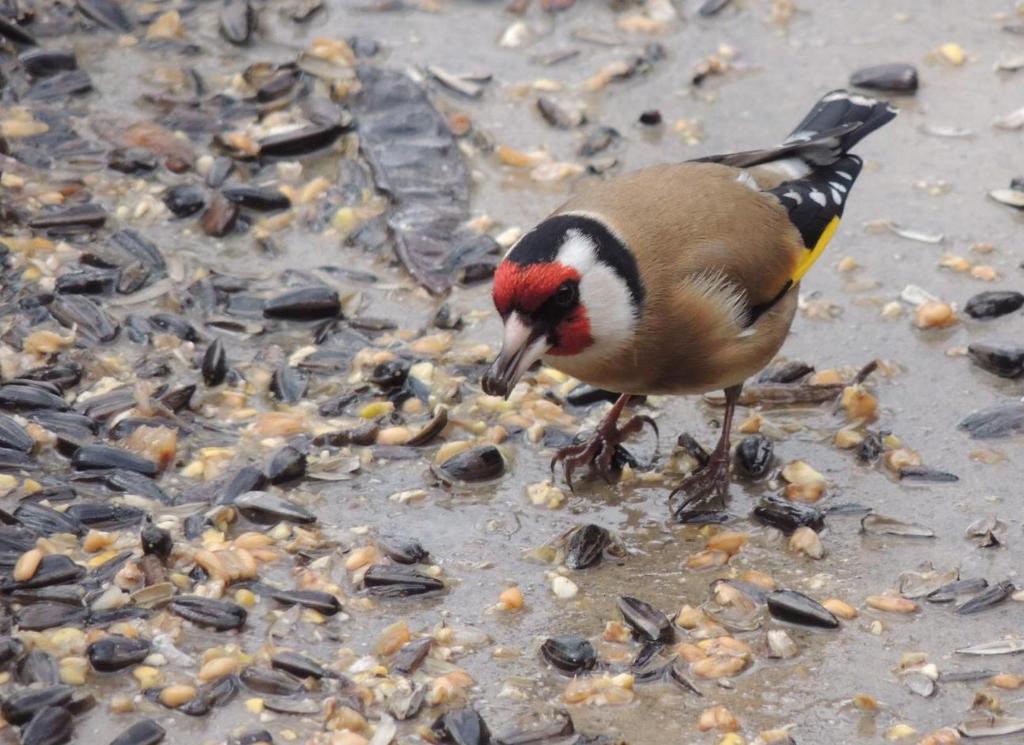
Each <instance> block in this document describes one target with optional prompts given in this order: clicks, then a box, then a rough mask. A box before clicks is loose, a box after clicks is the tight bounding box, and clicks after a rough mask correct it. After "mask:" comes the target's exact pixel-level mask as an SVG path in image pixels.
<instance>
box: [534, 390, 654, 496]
mask: <svg viewBox="0 0 1024 745" xmlns="http://www.w3.org/2000/svg"><path fill="white" fill-rule="evenodd" d="M629 399H630V395H629V394H628V393H623V394H622V395H621V396H619V398H618V400H617V401H616V402H615V403H614V404H613V405H612V408H611V409H609V411H608V413H607V414H605V417H604V419H602V420H601V423H600V424H598V425H597V429H596V430H594V434H592V435H591V436H590V437H589V438H587V439H586V440H584V441H583V442H581V443H580V444H579V445H570V446H569V447H564V448H560V449H559V450H558V451H557V452H556V453H555V457H554V458H552V459H551V471H552V472H554V470H555V465H556V464H558V463H561V464H562V470H563V472H564V473H565V480H566V482H567V483H568V484H569V488H570V489H572V474H573V472H574V471H575V470H576V469H577V468H578V467H580V466H585V465H588V464H589V465H593V466H594V469H595V470H596V471H597V472H598V473H599V474H600V475H601V477H602V478H603V479H604V480H605V481H607V482H608V483H611V475H612V456H613V455H614V454H615V448H616V446H618V445H619V444H621V443H622V442H623V441H624V440H625V439H626V438H627V437H629V436H630V435H632V434H635V433H637V432H639V431H640V430H641V429H643V427H644V425H645V424H649V425H651V428H652V429H653V430H654V436H655V437H657V436H658V425H657V424H655V423H654V420H653V419H651V418H650V417H649V416H642V415H637V416H634V417H633V418H632V419H630V420H629V421H628V422H626V423H625V424H624V425H622V426H621V427H620V426H619V424H618V423H619V417H620V416H622V410H623V409H624V408H626V404H627V403H628V402H629Z"/></svg>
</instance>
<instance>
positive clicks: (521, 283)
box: [492, 261, 580, 316]
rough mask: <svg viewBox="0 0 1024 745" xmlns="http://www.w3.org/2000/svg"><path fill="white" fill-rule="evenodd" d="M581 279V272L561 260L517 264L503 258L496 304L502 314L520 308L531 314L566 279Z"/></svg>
mask: <svg viewBox="0 0 1024 745" xmlns="http://www.w3.org/2000/svg"><path fill="white" fill-rule="evenodd" d="M573 279H574V280H576V281H577V282H578V281H579V279H580V273H579V272H577V271H576V270H575V269H573V268H572V267H569V266H566V265H565V264H559V263H558V262H555V261H552V262H544V263H541V264H525V265H523V264H516V263H515V262H514V261H503V262H501V264H500V265H499V266H498V271H496V272H495V273H494V290H493V291H492V295H493V297H494V307H495V308H497V309H498V312H499V313H500V314H501V315H503V316H504V315H507V314H508V313H511V312H512V311H513V310H518V311H520V312H522V313H525V314H527V315H529V314H530V313H533V312H534V311H535V310H537V308H539V307H540V306H542V305H543V304H544V303H545V302H546V301H547V299H548V298H549V297H551V296H552V295H553V294H554V292H555V290H557V289H558V288H559V287H561V285H562V283H563V282H566V281H568V280H573Z"/></svg>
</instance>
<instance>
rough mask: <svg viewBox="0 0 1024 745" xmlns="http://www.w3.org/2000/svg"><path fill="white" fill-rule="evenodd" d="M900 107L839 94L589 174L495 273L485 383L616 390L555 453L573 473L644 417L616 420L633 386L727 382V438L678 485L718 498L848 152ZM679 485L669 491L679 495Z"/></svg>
mask: <svg viewBox="0 0 1024 745" xmlns="http://www.w3.org/2000/svg"><path fill="white" fill-rule="evenodd" d="M895 116H896V110H895V109H893V108H891V107H890V106H889V105H887V104H885V103H881V102H878V101H874V100H872V99H870V98H865V97H863V96H858V95H854V94H851V93H848V92H846V91H842V90H837V91H833V92H831V93H829V94H827V95H826V96H824V97H823V98H822V99H821V100H820V101H819V102H818V103H817V104H816V105H815V106H814V108H813V109H811V111H810V113H809V114H808V115H807V116H806V117H805V118H804V120H803V121H802V122H800V124H799V125H798V126H797V127H796V129H795V130H794V131H793V133H792V134H791V135H790V136H789V137H788V138H787V139H786V140H785V141H784V142H783V143H782V144H781V145H779V146H777V147H773V148H769V149H765V150H753V151H747V152H741V153H730V154H727V155H715V156H711V157H706V158H701V159H698V160H694V161H688V162H685V163H673V164H666V165H658V166H653V167H650V168H644V169H641V170H638V171H633V172H632V173H627V174H624V175H621V176H618V177H615V178H611V179H608V180H606V181H601V182H598V183H594V184H591V185H588V186H587V187H585V188H583V189H581V190H580V192H579V193H578V194H577V195H576V196H574V197H573V198H572V199H570V200H569V201H568V202H566V203H565V204H563V205H562V206H561V207H559V208H558V209H556V210H555V211H554V212H553V213H552V214H551V215H550V216H549V217H547V218H546V219H545V220H543V221H542V222H541V223H540V224H539V225H537V226H536V227H535V228H534V229H533V230H531V231H530V232H529V233H526V234H525V235H523V237H522V238H520V240H519V241H518V242H517V243H516V244H515V245H514V246H512V248H511V249H510V250H509V252H508V253H507V254H506V255H505V257H504V259H503V260H502V262H501V264H500V265H499V266H498V269H497V272H496V273H495V277H494V288H493V300H494V305H495V308H496V309H497V311H498V313H499V314H500V315H501V318H502V320H503V322H504V338H503V341H502V347H501V351H500V352H499V354H498V356H497V358H496V359H495V360H494V363H493V364H492V365H491V367H490V368H489V370H488V371H487V373H486V374H485V375H484V378H483V388H484V391H485V392H486V393H489V394H492V395H501V396H506V397H507V396H508V394H509V393H510V391H511V390H512V388H513V387H514V386H515V384H516V383H517V382H518V381H519V379H520V378H521V377H522V376H523V374H524V373H525V372H526V371H527V370H528V369H529V368H530V367H531V366H532V365H533V364H534V363H535V362H537V361H538V360H541V359H542V360H543V361H544V364H546V365H550V366H552V367H554V368H556V369H558V370H561V371H562V372H564V373H567V374H568V375H571V376H573V377H575V378H578V379H579V380H581V381H584V382H586V383H590V384H592V385H595V386H598V387H600V388H604V389H607V390H610V391H615V392H617V393H620V394H621V395H620V396H619V398H618V400H617V401H616V402H615V404H614V405H613V406H612V408H611V410H610V411H609V412H608V415H607V416H606V417H605V418H604V419H603V420H602V422H601V424H600V425H599V426H598V428H597V431H596V432H595V433H594V435H593V436H592V437H591V438H590V439H588V440H586V441H584V442H583V443H582V444H580V445H576V446H573V447H569V448H564V449H562V450H560V451H559V452H558V453H557V454H556V455H555V458H554V459H553V460H552V467H554V465H555V464H556V463H557V462H559V461H560V462H562V464H563V468H564V471H565V476H566V479H567V480H568V481H569V483H570V485H571V483H572V481H571V480H572V473H573V471H574V470H575V469H576V468H577V467H579V466H582V465H585V464H593V465H594V466H595V467H596V469H597V470H598V472H599V473H600V474H601V475H602V476H604V477H605V478H606V479H607V478H608V474H609V471H610V468H611V463H612V455H613V452H614V449H615V446H616V445H617V444H618V443H619V442H621V441H622V439H623V438H624V437H626V436H628V435H629V434H631V433H633V432H636V431H637V430H639V429H640V428H641V426H642V425H643V423H644V422H649V421H650V420H649V419H646V418H642V417H634V418H633V419H631V420H630V421H629V422H628V423H627V424H625V425H624V426H622V427H620V426H618V419H619V417H620V415H621V414H622V411H623V409H624V408H625V406H626V404H627V402H628V401H629V399H630V396H632V395H638V394H693V393H704V392H707V391H710V390H715V389H724V391H725V396H726V407H725V413H724V416H723V421H722V429H721V436H720V437H719V440H718V444H717V446H716V447H715V449H714V451H713V453H712V455H711V458H710V460H709V461H708V463H707V464H706V465H705V466H704V467H703V469H701V470H700V471H698V472H697V473H695V474H693V475H691V476H690V477H688V478H687V479H686V480H685V481H684V482H683V483H682V485H681V486H680V488H679V489H677V490H676V491H680V490H682V491H684V492H685V493H686V494H687V496H688V497H689V498H688V499H687V503H692V502H698V503H700V504H702V505H705V506H710V505H712V504H718V505H724V502H725V499H726V497H727V494H728V484H729V464H730V457H729V430H730V428H731V425H732V418H733V412H734V410H735V407H736V401H737V399H738V397H739V394H740V390H741V388H742V386H743V382H744V381H745V380H746V379H747V378H748V377H750V376H751V375H753V374H754V373H756V372H758V371H759V370H761V369H762V368H763V367H765V366H766V365H767V364H768V363H769V362H770V361H771V360H772V358H773V357H774V356H775V355H776V353H777V352H778V351H779V348H780V347H781V346H782V343H783V341H785V339H786V336H787V334H788V333H789V328H790V325H791V324H792V323H793V317H794V314H795V313H796V307H797V288H798V287H799V283H800V280H801V278H802V277H803V276H804V274H805V273H806V272H807V270H808V269H809V268H810V267H811V265H812V264H813V263H814V262H815V260H816V259H817V258H818V257H819V256H820V255H821V253H822V251H823V250H824V249H825V246H826V245H827V244H828V242H829V240H830V239H831V238H832V236H833V234H834V233H835V231H836V227H837V226H838V225H839V220H840V218H841V216H842V214H843V208H844V206H845V205H846V200H847V198H848V197H849V195H850V189H851V188H852V187H853V183H854V181H855V180H856V179H857V176H858V174H859V173H860V170H861V165H862V162H861V160H860V158H858V157H857V156H855V155H851V154H850V153H849V151H850V149H851V148H852V147H854V146H855V145H856V144H857V143H858V142H860V140H861V139H863V138H864V137H865V136H867V135H868V134H870V133H871V132H873V131H874V130H876V129H878V128H879V127H881V126H883V125H884V124H886V123H887V122H889V121H890V120H891V119H893V117H895ZM673 493H675V492H673Z"/></svg>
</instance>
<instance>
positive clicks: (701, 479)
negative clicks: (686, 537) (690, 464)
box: [669, 383, 743, 516]
mask: <svg viewBox="0 0 1024 745" xmlns="http://www.w3.org/2000/svg"><path fill="white" fill-rule="evenodd" d="M742 390H743V384H742V383H741V384H739V385H734V386H731V387H729V388H726V389H725V414H724V415H723V416H722V431H721V433H720V434H719V436H718V444H717V445H715V449H714V451H712V453H711V457H710V458H708V462H707V464H706V465H705V466H704V467H703V468H701V469H700V470H699V471H697V472H696V473H694V474H691V475H690V476H687V477H686V479H684V480H683V483H681V484H680V485H679V486H678V487H676V488H675V490H673V492H672V494H670V495H669V499H672V497H674V496H675V495H676V494H678V493H680V492H682V493H683V494H685V495H686V499H685V500H684V501H683V503H682V504H680V505H679V506H678V507H677V508H676V509H675V510H674V514H675V515H677V516H678V515H679V514H680V513H683V512H685V511H688V509H689V508H691V507H696V508H697V509H704V508H705V507H706V508H708V509H713V508H717V509H724V508H725V503H726V500H728V498H729V471H730V463H731V461H730V457H729V455H730V454H729V435H730V431H731V430H732V417H733V414H734V413H735V411H736V402H737V401H739V398H740V391H742Z"/></svg>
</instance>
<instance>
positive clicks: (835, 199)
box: [829, 189, 843, 204]
mask: <svg viewBox="0 0 1024 745" xmlns="http://www.w3.org/2000/svg"><path fill="white" fill-rule="evenodd" d="M829 191H830V192H832V201H833V202H835V203H836V204H842V203H843V195H842V194H840V193H839V192H838V191H836V190H835V189H829Z"/></svg>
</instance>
